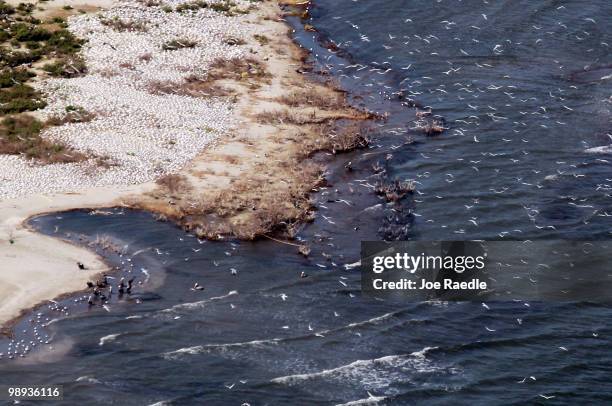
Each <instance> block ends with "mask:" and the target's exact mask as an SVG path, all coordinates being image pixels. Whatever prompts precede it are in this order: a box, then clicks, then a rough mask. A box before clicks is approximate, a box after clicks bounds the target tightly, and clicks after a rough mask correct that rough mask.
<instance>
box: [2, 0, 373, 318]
mask: <svg viewBox="0 0 612 406" xmlns="http://www.w3.org/2000/svg"><path fill="white" fill-rule="evenodd" d="M207 3H208V4H213V3H215V2H214V1H213V2H211V1H208V2H207ZM216 3H219V1H217V2H216ZM234 3H236V6H235V12H232V13H226V12H219V11H215V10H212V9H211V8H210V7H206V8H195V9H190V8H189V7H185V6H183V11H180V12H179V11H176V10H177V6H180V5H181V4H187V3H186V2H184V1H163V2H161V1H146V2H145V1H143V2H115V3H113V5H112V6H111V7H110V8H109V9H107V10H106V11H103V12H101V13H97V14H83V15H77V16H73V17H71V18H70V20H69V29H70V30H72V31H73V32H74V33H76V34H78V35H79V36H82V37H84V38H87V40H88V42H87V45H86V47H85V49H84V50H83V53H82V56H83V58H84V60H85V62H86V64H87V66H88V73H87V74H86V75H85V76H82V77H77V78H71V79H47V80H44V81H42V82H40V83H39V86H40V87H41V89H43V90H44V91H45V92H47V94H48V106H47V107H46V108H45V109H44V110H42V111H40V112H37V114H39V115H40V116H42V117H43V118H44V117H49V116H52V115H58V114H62V112H65V111H66V107H68V106H77V107H80V108H83V109H84V110H86V111H88V112H91V113H93V114H95V118H94V119H93V120H91V121H88V122H83V123H70V124H65V125H62V126H59V127H51V128H49V129H47V130H45V132H44V133H43V134H42V135H43V136H44V137H50V138H54V139H59V140H61V141H63V142H64V143H66V144H68V145H69V146H71V147H73V148H74V149H76V150H80V151H83V152H86V153H87V154H88V155H90V156H95V157H97V158H99V157H104V159H105V161H106V162H110V163H111V164H110V165H105V166H99V165H98V163H97V162H96V159H93V158H92V159H91V160H89V161H87V162H82V163H73V164H51V165H45V166H40V165H35V164H32V163H31V162H28V161H26V160H24V159H22V158H21V157H15V156H12V157H9V156H2V155H0V168H1V169H0V179H2V182H0V325H1V324H3V323H6V322H7V321H8V320H10V319H12V318H14V317H16V316H18V315H19V313H20V312H21V311H23V309H26V308H30V307H32V306H34V305H36V304H37V303H41V302H44V301H46V300H50V299H53V298H54V297H58V296H60V295H62V294H65V293H68V292H73V291H76V290H80V289H81V288H83V287H84V286H85V282H86V281H87V280H89V279H90V278H92V276H93V275H94V274H97V273H99V272H101V271H104V270H105V265H104V263H103V262H102V261H101V259H100V258H98V257H97V256H96V255H94V254H93V253H91V252H89V251H87V250H86V249H83V248H78V247H75V246H73V245H71V244H68V243H66V242H63V241H61V240H57V239H53V238H49V237H46V236H42V235H39V234H36V233H34V232H31V231H30V230H28V229H27V227H26V226H24V224H23V222H24V221H25V220H26V219H27V218H29V217H31V216H33V215H36V214H40V213H49V212H56V211H62V210H69V209H74V208H98V207H109V206H118V205H124V206H132V207H141V208H145V209H148V210H151V211H154V212H156V213H158V214H159V215H160V217H166V218H168V219H170V220H174V221H176V222H177V223H179V224H181V225H182V226H184V227H185V228H187V229H193V230H195V231H196V232H197V233H198V234H200V235H202V236H206V237H209V238H217V237H220V236H225V235H236V236H238V237H241V238H255V237H256V236H258V235H262V234H265V233H268V232H272V231H275V230H277V229H278V225H279V224H281V225H282V227H281V228H282V231H284V232H286V233H290V232H292V231H293V230H294V227H297V226H298V225H299V224H301V223H302V222H303V221H307V220H308V218H310V217H311V216H312V215H313V214H312V209H313V208H312V205H311V203H310V200H309V193H310V192H311V190H312V189H313V188H314V187H316V186H317V185H318V184H320V182H322V177H321V173H322V167H321V166H319V165H317V164H314V163H313V162H311V161H310V160H309V157H310V156H311V155H312V153H313V152H315V151H319V150H328V151H333V152H339V151H343V150H347V149H351V148H354V147H359V146H363V145H364V142H365V138H364V137H363V136H362V135H361V130H360V129H359V128H358V126H357V125H356V126H349V128H350V129H349V130H346V131H341V130H339V129H338V128H336V126H335V125H334V123H335V121H336V120H338V119H349V120H355V123H357V122H359V120H362V119H365V118H369V115H368V114H364V113H362V112H358V111H355V110H353V109H351V108H350V107H348V106H347V105H346V103H345V100H344V95H343V93H342V92H340V91H338V90H335V89H334V88H333V87H331V86H326V85H322V84H315V83H312V82H309V81H307V80H306V79H305V77H304V76H303V75H302V74H301V73H300V72H301V71H302V70H303V68H304V62H303V60H304V52H303V50H301V49H299V47H297V46H296V45H295V44H294V43H293V42H292V40H291V39H290V37H289V36H288V35H287V33H288V32H287V31H288V28H287V26H286V25H285V24H284V22H283V21H282V12H281V10H280V8H279V6H278V4H277V2H275V1H264V2H256V3H252V2H249V1H235V2H234ZM189 4H191V3H189ZM228 14H231V15H228ZM118 22H119V23H118ZM125 27H129V28H127V29H126V28H125ZM118 28H119V29H118ZM177 43H178V44H179V45H178V47H177V46H176V44H177ZM160 179H161V180H160ZM176 179H178V181H177V180H176ZM155 180H158V183H155ZM76 261H81V262H84V263H85V264H86V265H87V266H88V268H89V270H88V271H80V270H78V268H77V267H76Z"/></svg>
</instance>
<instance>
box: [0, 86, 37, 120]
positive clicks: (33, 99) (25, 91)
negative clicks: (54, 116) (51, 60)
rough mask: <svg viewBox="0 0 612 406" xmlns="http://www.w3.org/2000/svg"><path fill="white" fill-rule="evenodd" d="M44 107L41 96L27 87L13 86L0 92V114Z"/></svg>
mask: <svg viewBox="0 0 612 406" xmlns="http://www.w3.org/2000/svg"><path fill="white" fill-rule="evenodd" d="M46 105H47V103H46V102H45V101H44V100H43V99H42V95H41V94H40V93H39V92H38V91H36V90H35V89H33V88H32V87H30V86H28V85H24V84H19V85H14V86H11V87H9V88H6V89H2V90H1V91H0V114H13V113H21V112H24V111H33V110H38V109H42V108H44V107H45V106H46Z"/></svg>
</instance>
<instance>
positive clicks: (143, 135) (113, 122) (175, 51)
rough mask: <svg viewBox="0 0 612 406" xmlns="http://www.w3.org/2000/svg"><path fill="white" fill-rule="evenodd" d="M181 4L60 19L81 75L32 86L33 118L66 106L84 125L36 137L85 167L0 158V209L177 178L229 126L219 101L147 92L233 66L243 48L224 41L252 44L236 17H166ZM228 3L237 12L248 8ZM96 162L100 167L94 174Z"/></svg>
mask: <svg viewBox="0 0 612 406" xmlns="http://www.w3.org/2000/svg"><path fill="white" fill-rule="evenodd" d="M182 3H185V2H184V1H172V0H171V1H169V2H164V3H157V2H155V3H154V2H148V3H146V4H143V3H139V2H130V1H128V2H120V3H117V5H116V6H115V7H113V8H111V9H109V10H107V11H105V12H101V13H98V14H90V15H79V16H74V17H71V18H70V20H69V30H70V31H72V32H73V33H74V34H75V35H77V36H79V37H81V38H84V39H86V40H87V43H86V45H85V46H84V48H83V50H82V51H81V56H82V57H83V59H84V61H85V63H86V65H87V69H88V73H87V74H86V75H85V76H80V77H76V78H49V79H46V80H44V81H42V82H41V83H39V84H38V85H37V86H38V87H39V88H40V90H41V91H43V92H44V93H45V94H46V96H47V101H48V105H47V107H45V108H44V109H43V110H41V111H40V112H39V113H40V116H41V117H42V119H46V118H49V117H57V116H58V115H60V116H61V115H62V114H66V111H68V110H69V109H70V108H73V107H74V106H76V107H78V108H82V109H84V110H85V111H87V112H88V113H92V114H93V117H94V119H93V120H91V121H88V122H76V123H67V124H64V125H61V126H57V127H49V128H46V129H45V130H44V131H43V133H42V136H43V137H46V138H48V139H50V140H55V141H60V142H62V143H64V144H66V145H68V146H70V147H71V148H72V149H74V150H77V151H79V152H84V153H86V154H87V155H89V156H91V157H92V159H89V160H87V161H85V162H78V163H60V164H57V163H56V164H49V165H39V164H36V163H35V162H33V161H28V160H26V159H25V158H22V157H20V156H15V155H0V168H1V169H0V199H7V198H14V197H18V196H24V195H28V194H32V193H52V192H67V191H76V190H79V189H84V188H89V187H96V186H108V185H129V184H137V183H143V182H147V181H151V180H153V179H155V178H157V177H159V176H162V175H164V174H167V173H172V172H176V171H177V170H179V169H180V168H181V167H183V166H184V165H185V164H186V163H187V162H188V161H189V160H191V159H192V158H194V157H195V156H196V155H197V154H198V152H200V151H201V150H202V149H203V148H205V147H206V146H207V145H209V144H210V143H211V142H213V141H214V140H215V139H216V138H218V137H219V136H220V135H222V134H223V133H225V132H227V131H228V130H229V129H230V128H232V126H234V125H235V124H236V122H237V117H236V116H235V114H233V112H232V103H231V102H230V101H228V100H227V99H223V98H218V97H191V96H183V95H177V94H164V93H158V92H151V87H152V86H153V85H154V84H156V83H164V84H165V85H166V86H168V85H170V87H172V86H173V85H176V86H180V85H181V83H183V82H184V81H185V80H186V79H187V78H190V77H191V78H193V77H205V76H206V72H207V67H208V66H210V64H211V63H212V62H213V61H215V60H218V59H219V58H224V59H226V58H236V57H242V56H243V54H244V52H245V50H244V47H241V46H239V45H236V44H234V43H232V42H231V41H228V38H246V37H247V35H249V36H252V35H253V32H250V31H253V30H254V28H253V25H249V24H245V23H244V19H245V17H244V16H241V15H230V14H229V13H224V12H219V11H218V10H215V9H212V8H210V7H202V8H194V9H187V10H184V11H183V10H182V11H181V12H176V11H169V10H170V9H171V8H172V9H173V10H175V9H176V7H177V6H179V5H181V4H182ZM207 3H208V4H215V1H212V2H211V1H208V2H207ZM217 3H219V4H220V3H221V1H220V0H217ZM233 3H234V4H236V6H238V7H244V8H245V9H246V8H248V6H249V5H250V4H251V3H249V2H247V1H235V2H233ZM109 22H110V23H109ZM119 24H120V26H119ZM249 30H250V31H249ZM177 42H178V44H179V46H177V47H168V46H164V44H168V43H177ZM181 44H186V45H188V46H184V47H183V46H180V45H181ZM170 93H171V92H170ZM67 107H68V109H67ZM93 157H96V158H97V159H94V158H93ZM100 158H103V159H104V161H105V162H106V163H110V164H109V165H104V166H103V167H100V165H99V162H100Z"/></svg>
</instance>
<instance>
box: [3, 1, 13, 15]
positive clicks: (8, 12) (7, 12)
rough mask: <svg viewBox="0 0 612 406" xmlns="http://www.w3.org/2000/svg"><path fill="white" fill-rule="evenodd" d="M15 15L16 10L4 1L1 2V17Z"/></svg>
mask: <svg viewBox="0 0 612 406" xmlns="http://www.w3.org/2000/svg"><path fill="white" fill-rule="evenodd" d="M14 13H15V8H14V7H13V6H11V5H10V4H7V3H6V2H4V1H0V16H8V15H11V14H14Z"/></svg>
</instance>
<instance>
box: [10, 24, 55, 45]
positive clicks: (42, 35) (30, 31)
mask: <svg viewBox="0 0 612 406" xmlns="http://www.w3.org/2000/svg"><path fill="white" fill-rule="evenodd" d="M11 31H12V34H13V38H15V39H16V40H17V41H21V42H25V41H46V40H48V39H49V38H51V33H50V32H49V31H47V30H45V29H44V28H40V27H33V26H32V25H29V24H25V23H18V24H15V25H14V26H13V27H11Z"/></svg>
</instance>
